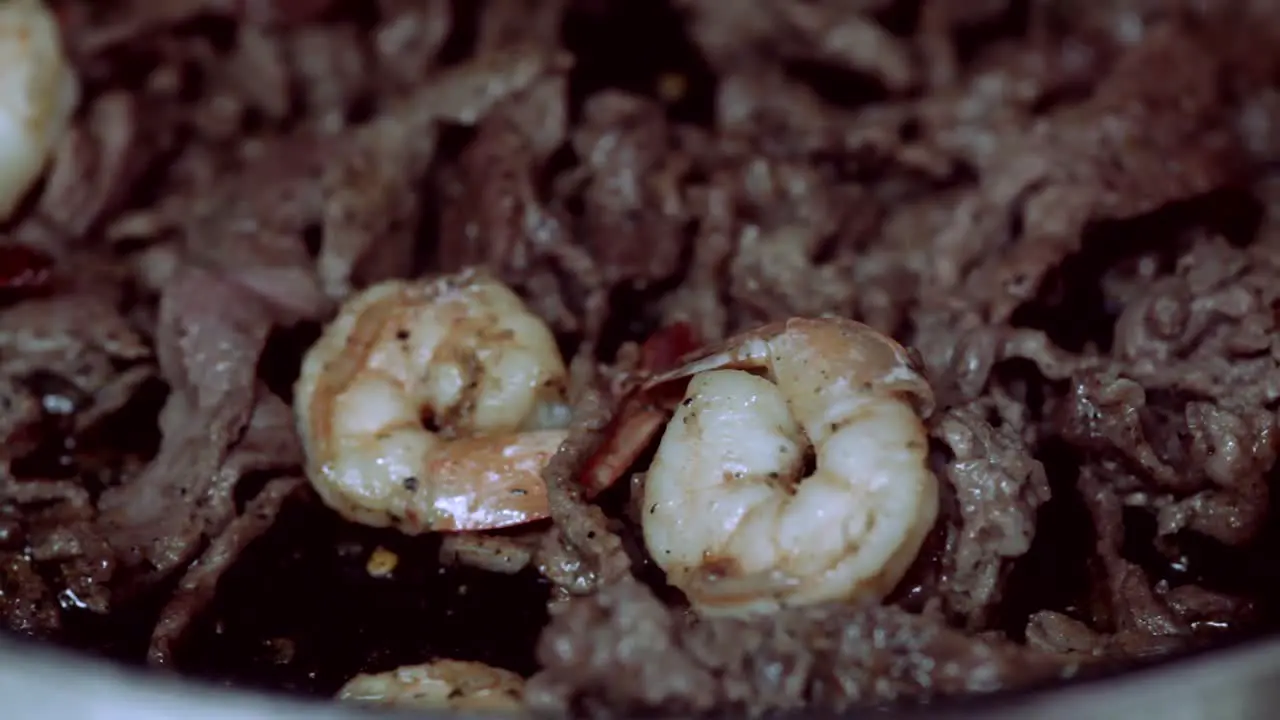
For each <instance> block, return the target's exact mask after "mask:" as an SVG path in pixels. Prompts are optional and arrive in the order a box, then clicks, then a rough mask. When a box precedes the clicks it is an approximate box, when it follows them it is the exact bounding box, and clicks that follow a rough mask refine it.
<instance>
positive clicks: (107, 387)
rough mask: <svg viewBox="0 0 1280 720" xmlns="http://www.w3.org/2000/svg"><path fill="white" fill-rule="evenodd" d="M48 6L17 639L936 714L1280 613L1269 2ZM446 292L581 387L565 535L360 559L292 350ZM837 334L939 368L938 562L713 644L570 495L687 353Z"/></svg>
mask: <svg viewBox="0 0 1280 720" xmlns="http://www.w3.org/2000/svg"><path fill="white" fill-rule="evenodd" d="M46 2H48V3H49V4H50V5H51V6H52V7H54V9H55V11H56V13H57V15H58V17H59V19H60V22H61V23H62V29H63V36H64V39H65V42H66V44H67V52H68V55H69V57H70V58H71V60H72V62H73V64H74V66H75V68H76V71H77V74H78V75H79V77H80V80H81V83H82V85H83V87H82V97H81V100H80V106H79V108H78V110H77V114H76V116H75V119H74V121H73V127H72V128H71V130H70V131H69V132H68V133H67V134H66V135H65V137H63V138H61V140H60V142H59V143H58V144H57V146H56V147H55V148H54V150H53V152H52V156H51V159H50V162H49V166H48V169H47V171H46V174H45V177H44V179H43V180H42V181H41V182H40V183H39V184H38V185H37V186H36V187H35V188H33V189H32V190H31V193H30V195H31V196H30V197H29V198H27V200H26V201H24V202H23V203H22V205H21V207H20V208H19V210H18V211H17V213H16V215H15V216H14V217H13V218H12V220H11V221H10V222H9V223H8V224H7V225H6V227H5V229H4V235H5V237H4V238H3V242H0V438H2V439H3V447H4V454H3V462H2V463H0V619H2V621H3V625H4V626H5V627H7V628H8V629H9V630H11V631H13V632H17V633H23V634H28V635H33V636H38V637H41V638H44V639H47V640H50V641H53V642H60V643H63V644H66V645H70V646H73V647H78V648H85V649H92V650H95V651H103V652H106V653H108V654H111V655H112V656H114V657H117V658H120V659H123V660H127V661H131V662H147V663H150V664H152V665H157V666H166V667H170V668H173V669H176V670H178V671H182V672H189V673H193V674H197V675H201V676H205V677H212V678H216V679H219V680H225V681H229V682H232V683H235V684H238V685H243V686H258V687H264V686H265V687H271V688H277V689H288V690H292V691H300V692H309V693H317V694H325V695H332V694H333V692H334V691H336V690H337V688H338V687H339V686H340V685H341V684H342V683H343V682H345V681H346V680H347V679H349V678H350V677H351V676H352V675H354V674H356V673H358V672H373V671H381V670H386V669H389V668H390V667H393V666H396V665H402V664H412V663H417V662H423V661H425V660H428V659H431V658H434V657H444V656H447V657H452V658H455V659H460V660H479V661H483V662H486V663H490V664H494V665H502V666H505V667H508V668H510V669H512V670H515V671H518V672H520V673H522V674H524V675H526V676H528V677H529V678H530V680H529V685H528V691H527V697H526V699H527V700H528V702H529V704H530V705H531V706H533V707H534V708H536V709H540V710H546V711H556V712H558V711H566V710H567V711H570V712H572V713H576V714H584V715H592V716H605V715H624V714H628V713H666V714H686V713H700V712H709V711H722V712H738V713H750V714H755V713H760V712H765V711H770V710H786V709H799V708H811V709H815V710H835V709H844V708H848V707H851V706H855V705H865V706H883V705H888V704H894V703H906V702H932V701H939V700H941V699H942V698H945V697H949V696H954V695H959V694H967V693H987V692H993V691H999V690H1004V689H1010V688H1017V687H1022V686H1025V685H1027V684H1029V683H1036V682H1040V681H1046V680H1053V679H1057V678H1062V677H1067V676H1070V675H1073V674H1075V673H1077V672H1079V671H1081V670H1082V669H1089V668H1095V667H1110V666H1111V665H1110V664H1111V663H1118V664H1124V663H1128V662H1132V661H1135V660H1145V659H1151V658H1156V657H1165V656H1168V655H1170V654H1175V653H1179V652H1184V651H1187V650H1189V649H1193V648H1197V647H1201V646H1203V645H1206V644H1211V643H1214V642H1217V641H1219V640H1220V639H1223V638H1227V637H1230V636H1232V634H1234V633H1237V632H1240V633H1257V632H1267V631H1270V630H1272V629H1275V628H1276V627H1277V626H1278V623H1280V595H1277V594H1276V590H1275V588H1277V587H1280V576H1278V575H1277V574H1276V571H1275V569H1274V565H1275V564H1274V562H1272V560H1273V558H1274V555H1275V553H1276V552H1277V551H1280V520H1278V519H1277V513H1276V512H1275V511H1274V506H1273V504H1272V500H1273V485H1274V482H1275V478H1276V469H1275V465H1276V460H1277V454H1278V453H1280V428H1278V427H1277V422H1278V419H1277V414H1276V413H1277V411H1278V410H1280V340H1277V338H1280V314H1278V313H1280V181H1278V177H1277V175H1276V169H1277V168H1280V94H1278V93H1277V91H1276V90H1275V88H1274V87H1272V85H1274V78H1275V77H1277V73H1280V52H1277V51H1275V50H1274V48H1276V47H1280V45H1277V43H1276V42H1274V41H1275V40H1277V39H1280V11H1278V10H1276V9H1273V8H1272V7H1271V5H1272V4H1269V3H1262V2H1249V3H1228V2H1225V0H1224V1H1223V2H1207V1H1197V2H1189V1H1186V0H1107V1H1106V2H1095V3H1089V4H1087V7H1085V4H1080V3H1067V2H1062V1H1061V0H1025V1H1019V2H1014V1H1013V0H983V1H982V2H960V1H959V0H813V1H811V2H804V3H796V2H787V1H786V0H767V1H766V0H761V1H759V2H753V3H745V4H739V3H725V2H719V3H716V2H711V1H710V0H667V1H666V2H657V1H654V2H645V1H643V0H536V1H533V2H521V1H520V0H484V1H483V2H452V1H451V0H416V1H409V0H377V2H357V1H356V0H167V1H165V2H141V1H140V0H110V1H108V2H90V1H89V0H46ZM1077 5H1079V7H1077ZM472 266H483V267H485V268H487V270H488V271H490V272H492V273H493V274H494V275H496V276H497V277H499V278H500V279H501V280H502V281H503V282H505V283H507V284H508V285H510V286H511V287H512V288H514V289H515V290H516V291H517V292H518V293H519V294H520V295H521V296H522V297H523V298H524V299H525V300H526V302H527V303H528V305H529V307H530V308H532V309H533V310H534V311H535V312H536V313H537V314H538V315H540V316H541V317H542V318H543V319H544V320H545V321H546V322H547V324H548V325H549V326H550V327H551V328H552V329H553V330H554V332H555V334H556V337H557V340H558V341H559V342H560V345H561V349H562V350H563V351H564V354H565V358H566V359H567V360H568V361H569V362H570V365H571V382H570V387H569V388H568V391H569V397H570V399H571V402H572V404H573V406H574V413H573V425H572V428H571V430H570V434H569V439H568V440H567V441H566V442H565V443H564V445H563V446H562V447H561V449H560V452H559V453H558V454H557V455H556V456H555V458H554V459H553V460H552V461H551V463H550V465H549V466H548V467H547V468H546V470H545V471H544V480H545V481H546V482H547V484H548V500H549V503H550V514H551V518H550V520H549V521H545V522H541V523H536V524H533V525H530V526H527V527H520V528H514V529H509V530H504V531H502V532H494V533H484V534H475V535H455V536H450V537H447V538H433V537H416V538H410V537H406V536H401V535H398V534H397V533H396V531H394V530H374V529H370V528H360V527H356V526H354V525H351V524H348V523H345V522H342V521H341V520H339V519H338V518H337V517H336V516H335V515H334V514H333V513H331V512H330V511H328V510H326V509H325V508H324V506H323V504H322V503H321V502H320V501H319V500H318V499H317V498H316V497H315V495H314V493H312V492H310V491H309V489H308V488H307V487H306V486H307V481H306V478H305V477H304V474H303V467H304V462H303V461H304V457H303V445H302V443H301V442H300V438H299V437H298V435H297V430H296V428H295V421H294V416H293V408H292V406H291V404H292V402H293V397H292V393H293V389H292V386H293V382H294V380H295V379H296V377H297V375H298V367H299V363H300V359H301V356H302V354H303V353H304V352H305V351H306V349H307V347H308V346H309V344H310V343H311V342H312V340H313V339H314V338H315V336H316V331H317V328H318V326H319V325H320V324H322V323H324V322H326V321H328V320H329V319H330V318H331V317H333V315H334V313H335V311H336V309H337V307H338V305H339V304H340V303H342V302H343V301H345V300H346V299H347V298H349V297H350V296H351V295H352V294H353V293H355V292H358V291H359V290H361V289H363V288H365V287H367V286H369V285H370V284H372V283H375V282H377V281H379V280H383V279H387V278H394V277H415V276H421V275H424V274H430V273H439V272H452V271H457V270H460V269H463V268H467V267H472ZM827 314H831V315H839V316H845V317H852V318H856V319H859V320H861V321H863V322H865V323H867V324H869V325H871V326H872V327H874V328H876V329H877V330H879V331H881V332H884V333H888V334H892V335H893V336H895V337H896V338H897V339H898V340H900V341H902V342H903V343H904V344H908V345H910V346H912V347H913V348H914V349H915V350H916V351H918V353H919V355H920V358H921V360H922V361H923V364H924V365H925V366H926V367H927V372H928V376H929V380H930V382H931V384H932V386H933V390H934V394H935V396H936V398H937V406H938V407H937V409H936V411H935V412H934V413H933V414H932V416H931V417H929V418H928V419H927V424H928V430H929V435H930V442H931V444H932V447H931V448H930V463H931V466H932V469H933V470H934V472H935V474H936V475H937V477H938V478H939V480H940V482H941V485H942V498H941V513H940V517H939V520H938V522H937V525H936V527H935V528H934V529H933V532H932V533H931V535H930V537H929V538H928V540H927V542H926V544H925V547H924V550H923V551H922V552H921V553H920V555H919V557H918V558H917V560H916V562H915V564H914V565H913V566H912V568H911V569H910V571H909V572H908V573H907V576H906V579H905V580H904V581H903V582H902V583H901V584H900V585H899V587H898V588H897V589H896V590H895V592H894V593H893V594H892V595H891V596H890V597H889V599H888V601H887V602H886V603H884V604H883V605H875V606H867V605H857V606H820V607H802V608H789V609H786V610H784V611H781V612H779V613H776V614H774V615H771V616H768V617H761V618H754V619H750V620H743V619H732V620H730V619H723V618H699V617H697V616H696V614H694V613H693V612H692V611H691V610H689V609H688V607H687V602H686V601H685V599H684V598H683V597H682V596H681V595H680V594H679V592H678V591H675V590H674V589H673V588H671V587H669V586H668V585H667V584H666V583H665V579H664V578H663V577H662V574H661V572H660V571H659V570H657V568H656V566H655V564H654V563H653V562H652V561H651V559H650V558H649V557H648V555H647V551H646V549H645V546H644V540H643V537H642V533H640V532H639V531H638V528H637V524H638V522H639V521H638V520H637V518H638V517H640V516H641V515H642V513H641V512H640V511H638V509H637V508H638V507H639V505H638V502H637V500H636V497H637V495H636V493H635V488H637V487H640V485H639V484H640V483H641V482H642V479H641V478H640V477H639V476H637V477H636V479H634V480H633V481H632V482H626V481H623V482H619V483H617V485H616V486H614V487H612V488H609V489H607V490H604V491H603V492H601V493H599V494H598V495H594V494H592V493H593V492H594V491H596V490H600V488H591V489H590V490H591V491H592V492H587V491H586V490H585V489H584V488H583V487H582V485H581V484H580V483H579V479H580V478H582V477H583V475H584V471H586V470H587V469H588V468H595V467H597V465H595V463H596V462H597V461H598V460H599V459H600V455H599V454H598V453H600V451H601V448H603V447H608V445H607V443H606V441H607V440H609V439H610V433H613V432H615V431H616V430H617V428H618V423H617V420H618V418H617V417H616V416H617V415H618V413H619V411H620V408H621V407H625V400H626V397H625V393H626V391H627V390H628V389H629V388H631V387H632V386H633V385H634V380H635V371H636V370H637V368H640V369H645V368H648V369H652V368H653V366H654V365H659V364H660V365H664V366H669V365H671V364H673V363H674V362H675V358H674V357H666V356H667V355H674V354H675V353H674V352H665V353H664V352H663V351H662V346H663V343H664V342H667V341H669V342H670V343H671V344H672V345H673V346H674V345H679V344H680V341H679V340H678V339H672V338H675V337H676V335H674V334H672V333H674V332H677V331H673V330H671V328H678V333H680V335H679V338H686V339H687V338H690V337H693V338H697V339H699V340H700V341H703V342H707V343H713V342H717V341H719V340H721V339H723V338H724V337H726V336H728V335H730V334H732V333H736V332H739V331H742V330H745V329H748V328H752V327H755V326H759V325H762V324H764V323H768V322H772V321H775V320H778V319H781V318H786V317H791V316H821V315H827ZM650 338H656V340H654V341H653V342H651V343H650V344H648V345H645V341H646V340H647V339H650ZM689 344H692V340H690V342H689ZM646 461H647V460H646V457H645V456H643V455H642V456H641V457H640V459H639V461H638V464H637V466H636V467H634V468H631V470H632V471H634V472H637V473H639V472H641V471H643V470H644V469H645V467H644V465H645V463H646ZM375 551H377V552H379V553H380V554H381V555H384V556H385V555H386V554H387V553H392V554H393V555H394V556H395V557H398V558H399V563H398V565H397V566H396V568H395V569H394V570H393V571H387V572H385V573H382V574H375V573H373V571H372V570H368V569H367V568H366V563H367V562H368V561H369V558H370V557H371V555H372V554H373V553H374V552H375ZM330 602H332V603H333V605H332V607H330V606H329V604H328V603H330Z"/></svg>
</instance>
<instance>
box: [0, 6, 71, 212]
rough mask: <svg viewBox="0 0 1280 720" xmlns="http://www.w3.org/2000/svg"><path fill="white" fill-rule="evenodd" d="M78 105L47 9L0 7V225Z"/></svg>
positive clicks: (41, 168)
mask: <svg viewBox="0 0 1280 720" xmlns="http://www.w3.org/2000/svg"><path fill="white" fill-rule="evenodd" d="M79 100H80V80H79V78H78V77H77V76H76V73H75V69H74V68H73V67H72V66H71V61H70V60H69V59H68V58H67V55H66V51H65V48H64V47H63V42H62V28H61V27H60V26H59V24H58V18H57V16H55V15H54V14H53V11H52V10H50V9H49V6H48V5H47V4H46V3H45V2H44V0H8V1H7V2H0V220H6V219H8V218H9V216H10V214H12V213H13V211H14V209H15V208H17V206H18V204H19V203H21V202H22V200H23V198H25V197H26V195H27V192H28V191H29V190H30V189H31V186H32V185H34V184H35V182H36V179H37V178H39V177H40V174H41V173H43V172H44V168H45V165H46V164H47V163H48V161H49V155H50V154H51V153H52V152H53V148H54V147H56V146H57V144H58V143H59V142H61V140H62V137H63V135H65V134H66V133H67V130H68V129H69V128H70V127H71V116H72V114H73V113H74V111H75V107H76V104H77V103H78V102H79Z"/></svg>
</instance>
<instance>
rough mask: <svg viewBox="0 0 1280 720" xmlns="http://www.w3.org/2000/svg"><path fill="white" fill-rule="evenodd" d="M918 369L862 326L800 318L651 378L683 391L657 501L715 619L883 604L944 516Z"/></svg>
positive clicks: (661, 545)
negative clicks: (825, 605)
mask: <svg viewBox="0 0 1280 720" xmlns="http://www.w3.org/2000/svg"><path fill="white" fill-rule="evenodd" d="M918 365H919V363H918V361H917V360H916V359H915V358H914V357H913V356H912V354H911V353H910V352H909V351H907V350H906V349H905V348H903V347H902V346H900V345H899V344H898V343H896V342H894V341H893V340H892V339H891V338H889V337H886V336H885V335H882V334H881V333H878V332H876V331H875V330H873V329H871V328H870V327H867V326H866V325H862V324H861V323H857V322H853V321H851V320H841V319H834V318H831V319H827V318H824V319H802V318H795V319H791V320H787V321H785V322H781V323H777V324H774V325H770V326H767V327H764V328H761V329H759V330H756V331H754V332H750V333H746V334H743V335H739V336H737V337H734V338H730V339H729V340H726V341H725V342H724V343H723V344H721V345H720V346H718V347H715V348H711V349H708V350H704V351H702V352H700V353H699V354H697V355H695V356H694V357H693V358H692V359H688V360H687V361H686V362H685V364H684V365H683V366H681V367H679V368H677V369H675V370H671V371H668V372H665V373H661V374H659V375H656V376H655V377H653V378H651V379H649V380H648V381H647V382H646V383H645V384H644V385H643V386H642V387H641V390H640V392H641V393H647V394H648V395H649V396H650V397H652V398H660V397H663V396H666V398H667V399H668V400H670V401H678V402H676V403H675V409H674V415H673V416H672V417H671V420H670V422H669V423H667V425H666V429H665V431H664V433H663V436H662V439H661V441H660V443H659V445H658V449H657V454H656V455H655V457H654V459H653V462H652V464H651V465H650V467H649V469H648V472H647V474H646V475H645V478H644V490H643V500H644V504H643V507H642V517H643V519H642V526H643V532H644V539H645V545H646V547H647V548H648V550H649V553H650V555H651V556H652V557H653V560H654V562H655V563H656V564H657V565H658V566H659V567H661V568H662V569H663V570H664V571H665V572H666V574H667V579H668V582H670V583H671V584H672V585H674V586H675V587H677V588H679V589H680V590H682V591H683V592H684V593H685V595H686V596H687V597H688V598H689V601H690V602H691V603H692V604H693V606H694V607H695V608H696V609H698V610H699V611H700V612H702V613H704V614H721V615H743V614H750V613H757V612H769V611H773V610H776V609H778V608H780V607H784V606H796V605H805V604H812V603H820V602H832V601H879V600H881V599H883V597H884V596H885V595H887V594H888V593H889V592H890V591H892V590H893V588H894V586H895V585H896V584H897V582H898V581H899V580H900V579H901V578H902V576H903V575H904V574H905V572H906V570H907V568H908V567H909V566H910V564H911V563H912V561H913V560H914V559H915V557H916V555H917V554H918V553H919V551H920V548H921V546H922V545H923V543H924V540H925V537H926V535H927V534H928V533H929V531H930V529H931V528H932V526H933V523H934V521H935V519H936V517H937V514H938V481H937V478H936V477H935V476H934V475H933V473H932V472H931V471H930V470H929V467H928V465H927V454H928V440H927V435H926V432H925V428H924V424H923V422H922V420H921V417H922V415H927V414H928V413H930V412H931V411H932V405H933V393H932V390H931V388H930V387H929V384H928V382H927V381H926V380H925V379H924V377H923V376H922V375H921V373H920V371H919V370H918V369H917V368H918ZM681 389H683V396H682V399H681V396H680V395H676V394H673V393H671V391H673V390H674V391H675V392H676V393H678V392H680V390H681ZM649 407H650V408H652V407H654V405H653V404H651V405H650V406H649ZM641 427H642V428H644V427H650V426H647V425H641ZM657 429H660V427H659V428H654V429H651V430H650V432H656V431H657ZM807 465H811V467H812V470H811V471H809V472H808V473H807V475H806V466H807Z"/></svg>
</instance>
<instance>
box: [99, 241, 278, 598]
mask: <svg viewBox="0 0 1280 720" xmlns="http://www.w3.org/2000/svg"><path fill="white" fill-rule="evenodd" d="M270 330H271V315H270V313H269V312H268V310H267V308H266V307H265V305H264V304H263V303H262V302H261V301H260V300H259V299H258V298H256V297H255V296H253V295H251V294H249V293H247V292H246V291H244V290H243V289H241V288H239V287H237V286H236V285H234V284H232V283H231V282H229V281H227V280H225V279H223V278H221V277H219V276H217V275H214V274H213V273H211V272H208V271H205V270H200V269H197V268H193V267H185V268H182V269H181V270H180V271H179V272H178V274H177V276H175V277H174V278H173V280H172V281H171V282H170V284H169V286H168V287H167V288H166V290H165V292H164V295H163V296H162V297H161V301H160V320H159V328H158V331H157V335H156V350H157V354H158V356H159V361H160V372H161V376H162V377H163V378H164V380H165V381H166V382H168V383H169V386H170V393H171V394H170V396H169V399H168V401H167V402H166V404H165V407H164V410H163V411H162V412H161V416H160V427H161V432H162V433H163V441H162V443H161V446H160V450H159V452H158V454H157V455H156V457H155V459H154V460H153V461H152V462H151V464H150V465H149V466H148V467H147V469H146V470H145V471H144V472H142V473H141V474H140V475H138V476H137V477H135V478H133V479H132V480H130V481H129V482H127V483H125V484H124V485H121V486H119V487H116V488H112V489H110V490H108V491H107V492H105V493H104V494H103V496H102V499H101V502H100V505H99V508H100V511H101V525H102V527H103V529H104V532H105V534H106V537H108V538H109V542H110V543H111V545H112V547H113V548H115V550H116V552H117V553H118V554H119V556H120V558H121V560H122V562H123V564H124V565H125V566H126V567H127V568H129V569H130V570H131V571H133V572H135V573H139V574H141V575H142V576H149V577H161V576H165V575H168V574H170V573H172V572H174V571H176V570H177V569H178V568H180V567H181V566H183V565H185V564H186V563H188V562H190V561H191V559H192V558H193V557H194V556H195V555H196V553H197V552H199V549H200V546H201V544H202V543H203V541H204V540H205V539H206V538H207V537H209V536H211V535H214V534H216V533H217V532H218V531H220V530H221V529H222V527H224V526H225V525H226V523H227V522H229V521H230V517H229V516H227V515H226V513H227V512H228V511H230V510H231V509H232V507H231V506H232V503H231V502H230V494H231V491H232V488H233V484H234V482H233V479H229V478H227V477H225V476H224V473H223V465H224V463H225V462H226V460H227V457H228V455H229V454H230V452H231V449H232V447H233V446H234V445H235V444H236V443H237V441H239V440H240V438H241V436H242V434H243V433H244V430H245V428H246V426H248V424H249V421H250V418H251V417H252V413H253V408H254V404H255V401H256V390H255V388H256V375H257V363H258V356H259V355H260V354H261V353H262V349H263V347H264V346H265V344H266V341H267V335H268V333H269V332H270ZM211 509H213V510H214V514H212V515H211V513H210V510H211Z"/></svg>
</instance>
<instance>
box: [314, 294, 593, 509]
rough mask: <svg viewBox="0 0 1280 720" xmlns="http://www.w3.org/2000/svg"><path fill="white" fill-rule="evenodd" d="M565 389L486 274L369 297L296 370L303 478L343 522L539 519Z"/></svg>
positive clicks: (540, 337)
mask: <svg viewBox="0 0 1280 720" xmlns="http://www.w3.org/2000/svg"><path fill="white" fill-rule="evenodd" d="M565 378H566V369H565V365H564V361H563V360H562V359H561V357H560V352H559V349H558V347H557V346H556V342H555V338H554V337H553V336H552V334H551V331H550V329H548V328H547V326H546V324H545V323H543V321H542V320H541V319H540V318H538V317H537V316H536V315H534V314H533V313H532V312H531V311H529V309H528V308H527V307H526V306H525V305H524V303H523V302H522V301H521V300H520V298H519V297H518V296H517V295H516V294H515V293H514V292H512V291H511V290H510V289H509V288H507V287H506V286H504V285H502V284H501V283H500V282H498V281H496V280H494V279H492V278H490V277H489V276H487V275H484V274H482V273H479V272H475V271H464V272H462V273H459V274H456V275H449V276H443V277H436V278H431V279H426V280H419V281H404V280H392V281H386V282H382V283H379V284H377V285H374V286H371V287H369V288H367V289H365V290H363V291H362V292H360V293H358V294H357V295H355V296H353V297H352V298H350V299H349V300H348V301H347V302H346V303H345V304H344V305H343V307H342V308H341V310H340V311H339V313H338V316H337V317H336V318H335V319H334V320H333V321H332V322H331V323H330V324H329V325H328V327H326V329H325V331H324V332H323V334H322V335H321V337H320V339H319V340H317V341H316V343H315V344H314V345H313V346H312V347H311V349H310V350H309V351H308V353H307V355H306V357H305V358H304V360H303V363H302V371H301V373H300V376H299V379H298V382H297V384H296V386H295V393H294V394H295V401H294V405H295V408H296V413H297V420H298V429H299V433H300V435H301V436H302V439H303V443H304V446H305V448H306V451H307V474H308V477H309V478H310V479H311V483H312V485H313V486H314V487H315V489H316V491H317V493H318V494H319V495H320V497H321V498H322V499H323V500H324V501H325V503H326V504H328V505H329V506H330V507H332V508H333V509H334V510H336V511H337V512H339V513H340V514H342V515H343V516H344V517H346V518H347V519H349V520H352V521H354V522H359V523H362V524H365V525H371V526H374V527H386V526H394V527H397V528H399V529H400V530H402V531H404V532H406V533H409V534H416V533H421V532H428V531H451V530H481V529H490V528H499V527H506V526H511V525H518V524H521V523H525V522H529V521H532V520H538V519H541V518H544V517H546V516H547V499H546V487H545V485H544V484H543V482H542V480H541V472H542V468H543V466H545V464H546V463H547V461H548V460H549V459H550V457H551V455H552V454H554V453H555V452H556V450H557V449H558V448H559V446H560V443H561V442H562V441H563V440H564V438H565V431H564V429H563V428H564V427H565V426H566V425H567V417H568V411H567V407H566V405H565V402H564V385H565Z"/></svg>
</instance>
